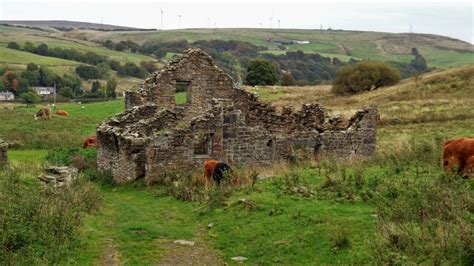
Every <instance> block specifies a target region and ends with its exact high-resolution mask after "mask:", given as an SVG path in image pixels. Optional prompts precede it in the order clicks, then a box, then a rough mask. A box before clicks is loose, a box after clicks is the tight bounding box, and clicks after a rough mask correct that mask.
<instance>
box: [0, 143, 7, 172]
mask: <svg viewBox="0 0 474 266" xmlns="http://www.w3.org/2000/svg"><path fill="white" fill-rule="evenodd" d="M7 163H8V143H6V142H5V141H3V140H1V139H0V167H3V166H5V165H6V164H7Z"/></svg>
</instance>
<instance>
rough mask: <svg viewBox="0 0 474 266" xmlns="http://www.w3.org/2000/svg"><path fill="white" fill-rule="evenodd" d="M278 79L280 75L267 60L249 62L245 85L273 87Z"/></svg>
mask: <svg viewBox="0 0 474 266" xmlns="http://www.w3.org/2000/svg"><path fill="white" fill-rule="evenodd" d="M279 79H280V73H279V72H278V69H277V67H276V66H275V65H274V64H272V63H271V62H269V61H267V60H263V59H257V60H254V61H252V62H250V65H249V67H248V68H247V77H246V78H245V83H246V84H247V85H250V86H255V85H275V84H277V83H278V81H279Z"/></svg>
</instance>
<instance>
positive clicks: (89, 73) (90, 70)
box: [76, 66, 101, 80]
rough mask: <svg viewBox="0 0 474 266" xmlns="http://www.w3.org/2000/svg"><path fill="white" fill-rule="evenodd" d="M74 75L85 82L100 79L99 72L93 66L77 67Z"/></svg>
mask: <svg viewBox="0 0 474 266" xmlns="http://www.w3.org/2000/svg"><path fill="white" fill-rule="evenodd" d="M76 74H77V75H78V76H79V77H81V78H82V79H85V80H89V79H100V78H101V74H100V71H99V69H97V67H95V66H78V67H76Z"/></svg>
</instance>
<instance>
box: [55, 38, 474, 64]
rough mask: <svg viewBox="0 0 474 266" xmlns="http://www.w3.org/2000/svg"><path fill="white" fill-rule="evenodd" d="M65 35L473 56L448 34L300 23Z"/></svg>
mask: <svg viewBox="0 0 474 266" xmlns="http://www.w3.org/2000/svg"><path fill="white" fill-rule="evenodd" d="M64 35H65V36H67V37H70V38H75V39H76V38H77V39H87V40H91V41H104V40H107V39H110V40H113V41H119V40H127V39H130V40H133V41H135V42H138V43H143V42H145V41H147V40H152V39H155V40H163V41H171V40H183V39H185V40H188V41H189V42H193V41H197V40H239V41H246V42H250V43H253V44H256V45H261V46H265V47H268V51H267V52H271V53H281V50H280V49H279V48H278V43H277V42H281V41H292V40H299V41H309V42H310V43H309V44H289V45H285V46H286V49H287V50H288V51H296V50H302V51H304V52H307V53H325V54H329V55H331V56H334V57H339V56H340V57H341V60H344V61H346V60H347V56H351V57H354V58H355V59H371V60H381V61H401V62H407V61H409V60H411V59H412V56H410V55H409V53H410V50H411V48H413V47H417V48H418V49H421V51H422V54H423V55H424V56H425V57H426V59H427V61H428V64H429V65H430V66H431V67H437V68H444V69H446V68H449V67H452V66H460V65H464V64H468V63H473V62H474V48H473V45H472V44H469V43H466V42H463V41H460V40H455V39H451V38H448V37H443V36H437V35H429V34H407V33H404V34H395V33H383V32H361V31H326V30H323V31H320V30H299V29H184V30H165V31H155V32H98V31H92V30H74V31H70V32H67V33H64Z"/></svg>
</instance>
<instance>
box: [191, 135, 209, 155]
mask: <svg viewBox="0 0 474 266" xmlns="http://www.w3.org/2000/svg"><path fill="white" fill-rule="evenodd" d="M213 139H214V134H212V133H211V134H207V135H203V136H201V138H200V139H199V141H198V142H197V143H196V144H195V145H194V155H211V153H212V141H213Z"/></svg>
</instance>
